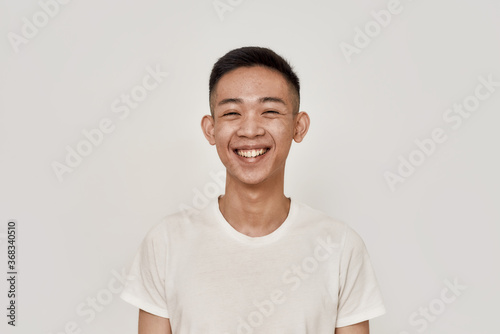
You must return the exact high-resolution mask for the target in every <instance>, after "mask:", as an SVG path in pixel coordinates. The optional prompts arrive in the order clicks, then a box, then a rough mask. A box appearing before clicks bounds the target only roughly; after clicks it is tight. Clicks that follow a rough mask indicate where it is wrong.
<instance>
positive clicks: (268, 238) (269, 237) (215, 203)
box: [211, 196, 296, 245]
mask: <svg viewBox="0 0 500 334" xmlns="http://www.w3.org/2000/svg"><path fill="white" fill-rule="evenodd" d="M289 198H290V209H289V210H288V215H287V216H286V218H285V221H283V223H282V224H281V225H280V226H279V227H278V228H277V229H276V230H274V231H273V232H271V233H269V234H266V235H263V236H260V237H251V236H248V235H246V234H243V233H241V232H239V231H237V230H236V229H235V228H234V227H233V226H231V224H229V222H228V221H227V220H226V218H224V216H223V215H222V212H221V211H220V208H219V196H217V197H216V198H215V199H214V200H212V205H211V206H212V211H213V212H214V213H215V216H216V220H217V222H218V224H219V225H220V226H221V227H222V228H223V229H224V230H225V231H226V232H227V233H228V234H229V235H231V236H232V237H233V238H235V239H237V240H238V241H240V242H243V243H246V244H253V245H262V244H267V243H270V242H273V241H275V240H277V239H279V238H280V237H281V236H282V235H283V234H284V233H286V231H287V230H288V229H289V226H290V224H291V223H292V221H293V218H294V216H295V212H296V208H295V206H296V205H295V201H294V199H293V198H291V197H289Z"/></svg>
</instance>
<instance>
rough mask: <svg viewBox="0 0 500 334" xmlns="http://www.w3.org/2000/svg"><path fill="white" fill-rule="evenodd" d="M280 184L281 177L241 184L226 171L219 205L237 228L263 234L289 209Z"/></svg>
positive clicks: (250, 234)
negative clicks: (258, 182)
mask: <svg viewBox="0 0 500 334" xmlns="http://www.w3.org/2000/svg"><path fill="white" fill-rule="evenodd" d="M283 185H284V180H283V178H281V180H279V179H278V180H273V181H270V182H264V183H262V184H259V185H245V184H242V183H241V182H237V181H234V180H232V179H231V178H230V176H229V175H227V177H226V190H225V194H224V195H223V196H221V197H219V209H220V211H221V213H222V215H223V216H224V218H225V219H226V220H227V222H228V223H229V224H230V225H231V226H232V227H233V228H234V229H236V230H237V231H238V232H240V233H243V234H246V235H248V236H251V237H259V236H264V235H267V234H269V233H271V232H273V231H274V230H276V229H277V228H278V227H280V226H281V224H282V223H283V222H284V221H285V219H286V217H287V216H288V212H289V210H290V199H289V198H287V197H286V196H285V195H284V192H283V189H284V188H283Z"/></svg>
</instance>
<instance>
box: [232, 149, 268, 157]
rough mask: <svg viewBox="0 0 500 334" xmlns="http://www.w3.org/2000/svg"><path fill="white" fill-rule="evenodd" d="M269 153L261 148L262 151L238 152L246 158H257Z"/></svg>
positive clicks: (237, 151)
mask: <svg viewBox="0 0 500 334" xmlns="http://www.w3.org/2000/svg"><path fill="white" fill-rule="evenodd" d="M266 152H267V148H261V149H260V150H236V153H237V154H238V155H239V156H242V157H245V158H255V157H258V156H259V155H262V154H264V153H266Z"/></svg>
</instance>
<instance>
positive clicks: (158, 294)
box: [120, 223, 169, 318]
mask: <svg viewBox="0 0 500 334" xmlns="http://www.w3.org/2000/svg"><path fill="white" fill-rule="evenodd" d="M166 241H167V238H166V234H165V226H164V225H163V224H162V223H160V224H157V225H155V226H153V227H152V228H151V229H150V230H149V231H148V233H147V234H146V236H145V237H144V239H143V241H142V243H141V245H140V246H139V250H138V251H137V253H136V254H135V257H134V259H133V261H132V264H131V265H130V267H129V272H128V276H127V280H126V282H125V286H124V288H123V291H122V292H121V294H120V298H121V299H123V300H124V301H126V302H128V303H130V304H132V305H134V306H137V307H138V308H140V309H142V310H144V311H146V312H149V313H152V314H154V315H157V316H160V317H163V318H169V313H168V310H167V303H166V293H165V273H166V265H167V264H166V262H167V244H166Z"/></svg>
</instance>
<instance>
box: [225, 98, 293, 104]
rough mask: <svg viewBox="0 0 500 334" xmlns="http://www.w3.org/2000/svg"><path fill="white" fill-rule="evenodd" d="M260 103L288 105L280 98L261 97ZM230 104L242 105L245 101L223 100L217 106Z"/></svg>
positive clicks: (237, 99)
mask: <svg viewBox="0 0 500 334" xmlns="http://www.w3.org/2000/svg"><path fill="white" fill-rule="evenodd" d="M259 102H260V103H266V102H278V103H281V104H283V105H286V102H285V101H284V100H283V99H281V98H279V97H272V96H266V97H261V98H260V99H259ZM229 103H237V104H242V103H243V99H240V98H228V99H224V100H221V101H220V102H219V103H217V105H218V106H221V105H224V104H229Z"/></svg>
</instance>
